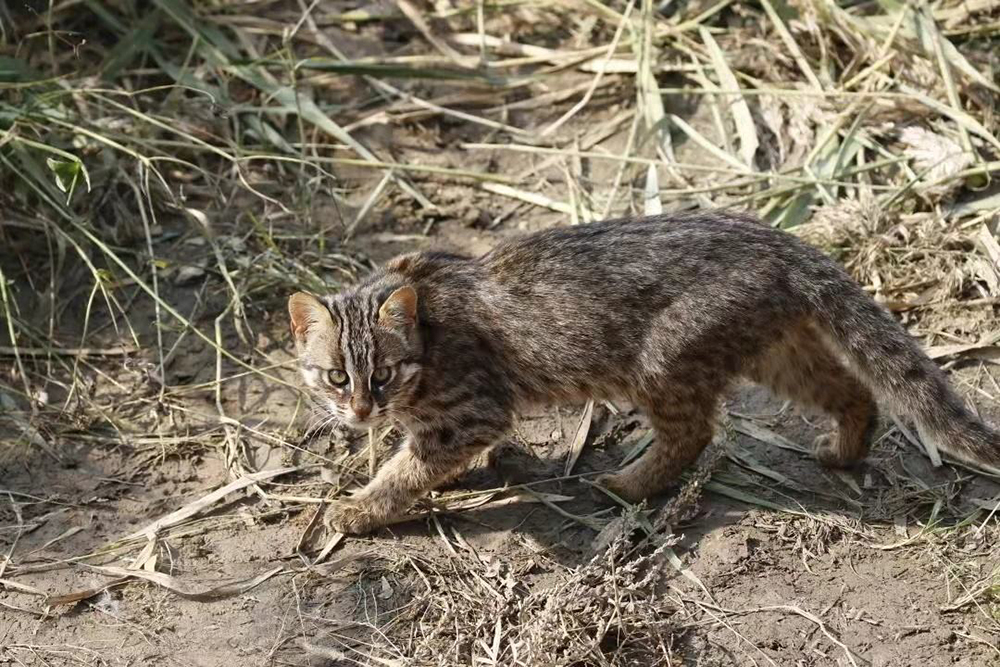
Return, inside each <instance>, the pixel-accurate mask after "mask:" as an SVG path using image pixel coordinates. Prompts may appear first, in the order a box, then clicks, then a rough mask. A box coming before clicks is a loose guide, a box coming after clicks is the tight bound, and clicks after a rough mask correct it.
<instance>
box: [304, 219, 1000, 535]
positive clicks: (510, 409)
mask: <svg viewBox="0 0 1000 667" xmlns="http://www.w3.org/2000/svg"><path fill="white" fill-rule="evenodd" d="M288 310H289V314H290V317H291V330H292V334H293V337H294V339H295V345H296V349H297V352H298V356H299V362H300V369H301V373H302V376H303V378H304V381H305V383H306V385H307V386H308V387H309V388H310V389H311V390H312V391H313V392H314V394H315V395H316V397H317V398H318V399H319V400H320V402H321V403H322V404H323V405H324V406H325V408H326V409H327V410H328V411H329V412H330V413H331V414H332V416H335V417H336V418H338V419H340V420H341V421H342V422H343V423H344V424H347V425H348V426H352V427H355V428H358V429H367V428H368V427H370V426H374V425H379V424H382V423H385V422H392V423H394V424H396V425H397V426H398V427H400V428H401V429H402V430H403V431H405V433H406V440H405V443H404V444H403V445H402V446H401V448H400V449H399V450H398V451H397V452H396V453H395V454H394V455H393V456H392V458H391V459H390V460H388V461H387V462H386V463H385V464H384V465H382V467H381V468H380V469H379V471H378V473H377V475H376V476H375V477H374V479H372V480H371V481H370V482H369V483H368V485H367V486H365V487H364V488H363V489H361V490H360V491H358V492H356V493H355V494H354V495H353V496H352V497H350V499H349V500H341V501H338V502H336V503H335V504H333V505H332V507H331V508H330V510H329V512H328V514H327V522H328V524H329V525H331V526H332V527H334V528H335V529H336V530H339V531H341V532H344V533H360V532H366V531H369V530H371V529H373V528H375V527H378V526H380V525H382V524H384V523H385V522H386V520H387V519H389V518H390V517H392V516H395V515H398V514H400V513H402V512H404V511H405V510H407V509H408V507H409V506H410V505H411V504H412V503H413V502H414V501H415V500H416V499H418V498H419V497H420V496H421V495H422V494H424V493H425V492H427V491H428V490H430V489H432V488H434V487H435V486H436V485H438V484H440V483H441V482H442V481H443V480H446V479H449V478H451V477H453V476H454V475H455V474H457V473H460V472H461V471H462V470H463V469H464V468H465V466H466V465H467V463H468V462H469V461H470V460H471V459H472V458H473V457H474V456H476V455H477V454H479V453H481V452H482V451H484V450H485V449H487V448H489V447H490V446H491V445H493V444H495V443H497V442H498V441H499V440H501V439H502V438H504V436H505V435H506V434H507V432H508V429H510V427H511V425H512V420H513V419H514V416H515V414H516V413H517V412H518V410H519V409H522V408H524V407H525V406H527V405H530V404H539V403H543V404H544V403H548V404H552V403H567V402H582V401H584V400H586V399H590V398H593V399H609V400H615V399H624V400H627V401H628V402H630V403H631V404H633V405H635V406H638V407H639V408H641V409H642V410H643V411H644V412H645V413H646V414H647V416H648V417H649V419H650V421H651V423H652V425H653V427H654V429H655V432H656V440H655V442H654V443H653V444H652V445H651V446H650V447H649V448H648V449H647V451H646V452H645V453H644V454H643V455H642V456H641V457H640V458H639V459H637V460H636V461H634V462H633V463H631V464H629V465H628V466H626V467H625V468H623V469H622V470H620V471H619V472H616V473H614V474H610V475H605V476H602V477H600V478H599V479H598V482H599V483H600V484H601V485H603V486H604V487H606V488H607V489H609V490H610V491H612V492H614V493H616V494H617V495H619V496H620V497H622V498H625V499H627V500H630V501H638V500H640V499H642V498H645V497H648V496H650V495H653V494H656V493H658V492H660V491H663V490H664V489H666V488H667V487H668V486H669V485H670V484H671V482H672V481H674V480H675V479H676V478H677V476H678V475H679V474H680V473H681V471H682V470H684V468H685V467H686V466H688V465H689V464H690V463H692V462H693V461H694V460H695V459H696V458H697V457H698V455H699V453H700V452H701V451H702V450H703V449H704V448H705V447H706V446H707V445H708V444H709V442H710V441H711V439H712V430H713V417H714V414H715V411H716V409H717V405H718V403H719V401H720V397H722V396H723V394H724V393H725V392H726V390H727V388H728V387H729V386H730V385H731V384H732V383H733V382H734V381H735V380H736V379H737V378H740V377H743V378H747V379H749V380H751V381H754V382H757V383H760V384H762V385H765V386H767V387H769V388H770V389H772V390H773V391H774V392H776V393H777V394H779V395H781V396H784V397H787V398H789V399H792V400H793V401H797V402H798V403H801V404H803V405H805V406H809V407H813V408H818V409H819V410H821V411H822V412H824V413H826V414H827V415H829V416H831V417H832V418H833V419H834V420H835V422H836V425H837V431H836V434H835V435H832V436H824V437H821V438H819V439H817V442H816V445H815V455H816V458H817V459H818V460H819V461H820V462H821V463H823V464H825V465H827V466H836V467H846V466H850V465H852V464H855V463H857V462H859V461H861V460H862V459H864V457H865V456H866V454H867V452H868V447H869V441H870V437H871V435H872V431H873V429H874V428H875V426H876V423H877V416H878V410H877V408H876V399H878V400H879V401H880V402H883V403H884V404H885V405H886V407H887V408H888V409H889V410H891V411H892V412H894V413H895V414H897V415H899V416H901V417H905V418H909V419H912V420H913V421H914V422H915V423H916V425H917V428H918V430H919V433H920V434H921V437H923V438H925V439H926V440H930V441H933V442H934V443H935V444H936V445H937V446H938V447H939V448H940V449H941V450H942V451H945V452H947V453H949V454H951V455H952V456H954V457H956V458H958V459H962V460H965V461H969V462H973V463H976V464H979V465H983V466H986V467H988V468H990V469H992V470H997V469H1000V434H998V433H997V431H995V430H992V429H991V428H989V427H987V426H986V425H985V424H983V422H981V421H980V420H979V419H977V418H976V417H975V416H974V415H973V414H972V413H970V412H969V411H968V410H967V409H966V407H965V405H964V404H963V402H962V400H961V399H960V398H959V397H958V396H957V395H956V394H955V393H954V392H953V391H952V389H951V388H950V387H949V385H948V382H947V380H946V378H945V375H944V373H943V372H942V371H941V370H940V369H939V368H938V367H937V366H936V365H935V364H934V362H932V361H931V360H930V359H929V358H928V357H927V356H926V355H925V354H924V353H923V352H922V351H921V349H920V347H919V346H918V345H917V343H916V342H915V341H914V340H913V339H912V338H911V337H910V336H909V335H908V334H907V332H906V331H905V330H904V329H903V328H902V327H901V326H900V325H899V324H897V323H896V321H895V320H894V319H893V318H892V316H890V315H889V314H888V313H887V312H886V311H884V310H883V309H882V308H881V307H880V306H878V305H877V304H876V303H875V302H874V301H873V300H872V299H871V297H869V296H868V295H867V294H866V293H865V292H864V291H863V290H862V289H861V287H860V286H859V285H858V284H857V283H855V282H854V281H853V280H852V279H851V278H850V277H849V276H848V275H847V273H846V272H845V271H844V270H843V269H842V268H841V267H840V266H838V265H837V264H836V263H835V262H834V261H833V260H831V259H830V258H828V257H827V256H826V255H824V254H823V253H821V252H820V251H819V250H817V249H815V248H813V247H811V246H809V245H807V244H805V243H803V242H801V241H799V240H798V239H797V238H796V237H794V236H792V235H791V234H788V233H786V232H782V231H779V230H775V229H772V228H769V227H766V226H764V225H761V224H759V223H758V222H757V221H756V220H754V219H752V218H749V217H746V216H743V215H738V214H733V213H722V212H715V213H697V214H690V215H683V216H671V215H660V216H653V217H648V218H642V219H622V220H609V221H605V222H599V223H593V224H589V225H581V226H575V227H569V228H556V229H550V230H547V231H543V232H540V233H535V234H530V235H525V236H522V237H520V238H516V239H514V240H509V241H506V242H503V243H501V244H499V245H498V246H497V247H496V248H495V249H494V250H492V251H491V252H489V253H487V254H486V255H483V256H482V257H478V258H470V257H461V256H457V255H451V254H443V253H435V252H426V253H414V254H407V255H402V256H400V257H397V258H395V259H393V260H391V261H389V262H388V263H387V264H386V265H385V266H383V267H382V268H380V269H378V270H377V271H375V272H374V273H372V274H371V275H369V276H368V277H367V278H365V279H363V280H362V281H361V282H360V283H359V284H357V285H356V286H354V287H351V288H349V289H345V290H344V291H342V292H340V293H338V294H334V295H325V296H322V297H315V296H310V295H308V294H304V293H297V294H293V295H292V296H291V297H290V299H289V302H288ZM842 359H844V360H846V363H845V362H844V361H842Z"/></svg>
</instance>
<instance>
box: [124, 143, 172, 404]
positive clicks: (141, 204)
mask: <svg viewBox="0 0 1000 667" xmlns="http://www.w3.org/2000/svg"><path fill="white" fill-rule="evenodd" d="M139 168H140V169H142V163H141V162H140V163H139ZM144 171H145V174H144V178H143V187H144V189H145V194H146V198H145V199H144V198H143V196H142V195H143V193H142V192H141V191H140V189H139V186H138V185H137V184H136V183H135V182H134V181H133V180H132V179H128V184H129V186H130V187H131V188H132V194H133V195H135V203H136V206H137V207H138V208H139V217H140V218H141V219H142V229H143V232H144V233H145V235H146V252H148V253H149V271H150V275H151V276H152V285H153V294H154V296H153V317H154V323H153V324H154V328H155V329H156V350H157V356H158V357H159V359H160V372H159V373H158V375H159V377H160V394H159V397H160V400H161V401H162V400H163V394H164V392H165V391H166V387H167V377H166V369H165V368H164V361H163V356H164V355H163V322H162V315H161V314H160V301H162V299H161V298H160V282H159V280H160V279H159V270H158V269H157V266H156V253H155V252H154V250H153V235H152V234H151V233H150V231H149V216H150V215H153V202H152V200H151V199H150V194H149V170H144ZM147 201H148V203H149V211H148V212H147V210H146V203H147Z"/></svg>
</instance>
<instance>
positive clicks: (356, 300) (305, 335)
mask: <svg viewBox="0 0 1000 667" xmlns="http://www.w3.org/2000/svg"><path fill="white" fill-rule="evenodd" d="M387 292H388V290H386V289H381V290H380V289H377V288H375V289H372V290H366V291H363V292H346V293H343V294H339V295H337V296H335V297H330V298H328V299H326V300H324V301H320V300H319V299H317V298H316V297H314V296H311V295H308V294H304V293H301V292H299V293H297V294H293V295H292V296H291V297H290V298H289V300H288V313H289V316H290V319H291V329H292V336H293V337H294V339H295V347H296V350H297V352H298V356H299V369H300V371H301V373H302V378H303V380H304V381H305V383H306V385H307V386H308V387H309V388H310V389H312V391H313V393H314V394H315V395H316V397H317V398H318V399H319V401H320V404H321V405H322V406H323V407H324V409H326V411H327V412H328V413H329V414H330V415H331V416H333V417H335V418H337V419H338V420H339V421H340V422H341V423H343V424H345V425H347V426H350V427H352V428H356V429H359V430H364V429H368V428H372V427H376V426H379V425H380V424H382V423H385V421H386V420H387V419H388V418H390V417H391V416H393V414H394V413H396V414H398V413H399V412H401V411H402V410H403V407H404V406H403V403H404V402H405V398H406V396H407V394H408V391H407V390H408V389H409V388H411V387H412V386H413V384H414V381H415V379H416V376H417V373H418V372H419V364H418V363H417V360H418V356H419V354H418V353H419V340H418V333H417V293H416V292H415V291H414V290H413V288H412V287H409V286H403V287H400V288H398V289H396V290H395V291H392V292H391V293H388V294H387Z"/></svg>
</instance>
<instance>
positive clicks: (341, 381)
mask: <svg viewBox="0 0 1000 667" xmlns="http://www.w3.org/2000/svg"><path fill="white" fill-rule="evenodd" d="M327 377H328V378H330V384H332V385H333V386H334V387H343V386H346V385H347V383H348V382H349V381H350V379H351V378H350V376H348V375H347V373H345V372H344V371H342V370H340V369H339V368H335V369H333V370H332V371H330V372H329V373H327Z"/></svg>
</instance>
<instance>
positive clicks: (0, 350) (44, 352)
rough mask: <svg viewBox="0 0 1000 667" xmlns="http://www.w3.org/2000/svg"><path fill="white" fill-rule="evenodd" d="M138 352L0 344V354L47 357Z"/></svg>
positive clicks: (121, 354)
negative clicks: (6, 345) (7, 345)
mask: <svg viewBox="0 0 1000 667" xmlns="http://www.w3.org/2000/svg"><path fill="white" fill-rule="evenodd" d="M135 352H137V350H136V349H135V348H132V347H5V346H0V356H5V357H6V356H17V355H19V354H21V355H24V356H26V357H47V356H49V355H53V354H54V355H56V356H62V357H120V356H123V355H126V354H133V353H135Z"/></svg>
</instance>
